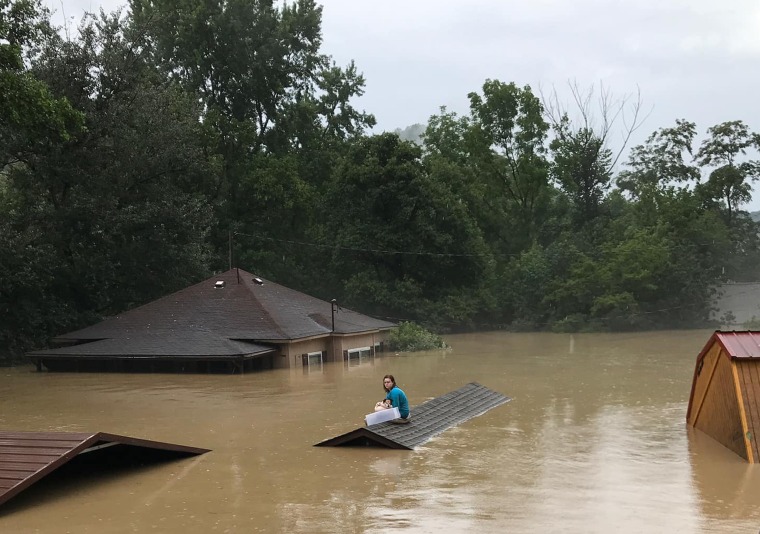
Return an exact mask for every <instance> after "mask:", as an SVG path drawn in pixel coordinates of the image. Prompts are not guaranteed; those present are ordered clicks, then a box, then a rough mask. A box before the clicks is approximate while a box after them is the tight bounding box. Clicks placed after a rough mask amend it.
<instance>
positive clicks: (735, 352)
mask: <svg viewBox="0 0 760 534" xmlns="http://www.w3.org/2000/svg"><path fill="white" fill-rule="evenodd" d="M715 337H716V339H717V340H718V341H720V343H721V345H723V348H725V349H726V352H727V353H728V355H729V356H731V357H732V358H760V332H751V331H743V332H720V331H718V332H715Z"/></svg>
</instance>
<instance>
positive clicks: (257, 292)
mask: <svg viewBox="0 0 760 534" xmlns="http://www.w3.org/2000/svg"><path fill="white" fill-rule="evenodd" d="M334 316H335V334H338V335H341V334H359V333H362V332H375V331H378V330H387V329H389V328H393V327H395V326H396V325H395V324H394V323H390V322H388V321H382V320H380V319H375V318H373V317H369V316H367V315H363V314H361V313H357V312H354V311H351V310H349V309H347V308H343V307H340V308H337V309H336V311H335V314H334ZM331 333H332V304H331V303H330V302H327V301H324V300H320V299H317V298H315V297H311V296H309V295H306V294H304V293H301V292H299V291H295V290H293V289H289V288H287V287H284V286H281V285H279V284H275V283H274V282H270V281H269V280H263V279H261V278H259V277H257V276H255V275H253V274H251V273H248V272H246V271H243V270H240V269H231V270H229V271H226V272H224V273H221V274H218V275H215V276H212V277H211V278H208V279H207V280H204V281H203V282H200V283H198V284H195V285H193V286H190V287H187V288H185V289H182V290H180V291H177V292H176V293H172V294H171V295H167V296H165V297H162V298H160V299H158V300H155V301H153V302H150V303H148V304H145V305H143V306H140V307H137V308H134V309H131V310H129V311H126V312H124V313H121V314H119V315H117V316H114V317H111V318H109V319H106V320H104V321H101V322H100V323H97V324H94V325H92V326H89V327H87V328H83V329H81V330H77V331H74V332H69V333H67V334H64V335H61V336H58V337H57V338H55V341H56V342H58V343H67V344H73V343H79V344H78V345H76V346H73V347H68V348H56V349H48V350H40V351H35V352H30V353H29V355H30V356H42V357H44V356H59V357H63V356H69V355H70V356H84V357H88V356H89V357H109V356H132V357H140V356H152V357H156V356H159V357H160V356H168V357H181V356H193V355H208V356H218V357H222V356H224V357H231V356H232V357H234V356H244V357H245V356H248V357H251V356H256V355H263V354H265V353H267V352H268V351H270V350H271V349H272V347H271V346H270V347H268V346H267V345H266V344H267V343H278V342H287V341H292V340H298V339H304V338H309V337H314V336H325V335H330V334H331Z"/></svg>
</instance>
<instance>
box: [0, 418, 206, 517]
mask: <svg viewBox="0 0 760 534" xmlns="http://www.w3.org/2000/svg"><path fill="white" fill-rule="evenodd" d="M114 447H121V450H120V451H119V452H120V453H121V452H122V451H124V450H125V448H131V449H136V448H140V449H146V450H149V452H151V453H152V454H156V453H157V452H163V453H165V454H166V453H168V454H170V455H171V456H174V457H182V456H190V455H196V454H203V453H206V452H208V449H200V448H197V447H187V446H184V445H176V444H173V443H163V442H158V441H150V440H145V439H139V438H133V437H129V436H119V435H116V434H107V433H105V432H97V433H81V432H7V431H0V505H2V504H3V503H5V502H6V501H8V500H9V499H11V498H12V497H14V496H16V495H17V494H18V493H20V492H21V491H23V490H25V489H26V488H28V487H29V486H31V485H32V484H34V483H35V482H37V481H39V480H40V479H42V478H43V477H45V476H46V475H49V474H50V473H52V472H53V471H55V470H56V469H58V468H60V467H61V466H63V465H64V464H66V463H68V462H69V461H71V460H73V459H74V458H75V457H77V456H79V455H80V454H85V453H87V454H88V457H90V454H96V455H97V454H100V452H99V451H101V450H105V449H106V448H110V449H111V450H113V448H114Z"/></svg>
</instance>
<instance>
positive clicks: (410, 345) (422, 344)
mask: <svg viewBox="0 0 760 534" xmlns="http://www.w3.org/2000/svg"><path fill="white" fill-rule="evenodd" d="M388 346H389V348H390V350H395V351H399V352H412V351H416V350H430V349H445V348H446V343H445V342H444V341H443V338H441V336H439V335H438V334H434V333H433V332H430V331H429V330H425V329H424V328H423V327H421V326H420V325H418V324H415V323H411V322H402V323H400V324H399V325H398V328H396V329H395V330H393V331H391V335H390V337H389V338H388Z"/></svg>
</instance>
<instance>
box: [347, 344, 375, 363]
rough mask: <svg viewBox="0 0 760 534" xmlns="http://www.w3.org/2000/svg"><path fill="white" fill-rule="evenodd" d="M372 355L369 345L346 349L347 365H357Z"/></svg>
mask: <svg viewBox="0 0 760 534" xmlns="http://www.w3.org/2000/svg"><path fill="white" fill-rule="evenodd" d="M371 356H372V351H371V350H370V347H360V348H358V349H351V350H349V351H348V365H359V364H361V363H362V362H366V361H367V360H369V359H370V357H371Z"/></svg>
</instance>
